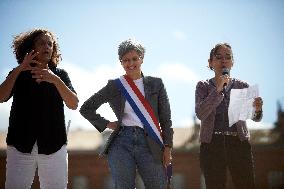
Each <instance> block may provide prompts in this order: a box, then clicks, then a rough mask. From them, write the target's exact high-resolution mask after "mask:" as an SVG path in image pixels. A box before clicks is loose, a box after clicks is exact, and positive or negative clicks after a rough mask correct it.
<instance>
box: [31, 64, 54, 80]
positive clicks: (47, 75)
mask: <svg viewBox="0 0 284 189" xmlns="http://www.w3.org/2000/svg"><path fill="white" fill-rule="evenodd" d="M31 73H32V75H33V76H32V78H34V79H36V82H37V83H40V82H42V81H45V82H48V83H55V81H56V79H57V78H58V76H57V75H55V74H54V73H53V72H52V71H51V70H50V69H48V68H44V69H42V68H37V67H35V68H33V69H32V70H31Z"/></svg>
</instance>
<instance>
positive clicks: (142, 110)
mask: <svg viewBox="0 0 284 189" xmlns="http://www.w3.org/2000/svg"><path fill="white" fill-rule="evenodd" d="M115 83H116V84H117V86H118V87H119V89H120V90H121V92H122V94H123V96H124V97H125V98H126V100H127V101H128V103H129V104H130V106H131V107H132V109H133V111H134V112H135V114H136V115H137V117H138V118H139V119H140V121H141V122H142V124H143V126H144V129H145V131H146V132H147V133H148V136H150V137H151V138H152V139H153V140H154V141H156V142H157V143H158V144H159V145H160V146H161V148H163V147H164V142H163V139H162V130H161V127H160V125H159V122H158V119H157V118H156V116H155V114H154V111H153V109H152V107H151V105H150V104H149V102H148V101H147V100H146V99H145V97H144V96H143V94H142V93H141V91H140V90H139V89H138V87H137V86H136V85H135V83H134V82H133V80H132V79H130V78H129V77H127V76H126V75H124V76H121V77H120V78H117V79H115ZM165 171H166V175H167V182H168V185H167V188H171V187H170V185H171V178H172V164H170V165H168V166H167V167H166V169H165Z"/></svg>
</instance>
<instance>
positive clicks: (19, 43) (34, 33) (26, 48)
mask: <svg viewBox="0 0 284 189" xmlns="http://www.w3.org/2000/svg"><path fill="white" fill-rule="evenodd" d="M42 34H48V35H50V36H51V38H52V40H53V51H52V56H51V59H50V62H49V63H48V66H49V67H57V65H58V64H59V61H61V59H62V58H61V54H60V50H59V45H58V42H57V38H56V36H55V34H54V33H52V32H51V31H48V30H47V29H38V28H36V29H32V30H30V31H27V32H23V33H20V34H19V35H16V36H15V37H14V40H13V43H12V48H13V52H14V54H15V55H16V59H17V62H18V64H21V63H22V62H23V60H24V58H25V55H26V54H27V53H29V52H31V51H32V50H33V48H34V43H35V40H36V39H37V37H38V36H40V35H42Z"/></svg>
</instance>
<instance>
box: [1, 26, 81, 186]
mask: <svg viewBox="0 0 284 189" xmlns="http://www.w3.org/2000/svg"><path fill="white" fill-rule="evenodd" d="M12 48H13V49H14V53H15V55H16V59H17V62H18V64H19V65H18V66H17V67H15V68H14V69H13V70H12V71H11V72H10V73H9V75H8V76H7V78H6V80H5V81H4V82H3V83H2V84H1V85H0V102H1V103H2V102H6V101H8V100H9V99H10V98H11V97H12V96H13V102H12V107H11V111H10V118H9V127H8V134H7V139H6V142H7V166H6V168H7V169H6V183H5V187H6V189H17V188H30V187H31V185H32V183H33V179H34V175H35V171H36V169H37V168H38V176H39V180H40V186H41V188H43V189H44V188H54V189H56V188H58V189H59V188H60V189H62V188H67V172H68V168H67V167H68V166H67V164H68V161H67V159H68V154H67V150H66V143H67V135H66V129H65V128H66V127H65V118H64V103H65V104H66V106H67V107H68V108H70V109H73V110H75V109H76V108H77V106H78V101H79V100H78V98H77V95H76V92H75V90H74V88H73V87H72V84H71V81H70V79H69V77H68V74H67V72H66V71H65V70H63V69H60V68H57V65H58V64H59V61H60V60H61V55H60V53H59V46H58V43H57V39H56V38H55V35H54V34H53V33H52V32H50V31H48V30H45V29H33V30H31V31H28V32H24V33H21V34H19V35H17V36H16V37H15V38H14V41H13V45H12ZM63 102H64V103H63Z"/></svg>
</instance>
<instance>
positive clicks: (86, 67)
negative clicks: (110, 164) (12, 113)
mask: <svg viewBox="0 0 284 189" xmlns="http://www.w3.org/2000/svg"><path fill="white" fill-rule="evenodd" d="M283 17H284V1H281V0H272V1H268V0H267V1H264V0H255V1H253V0H252V1H245V0H239V1H228V0H226V1H225V0H224V1H210V0H208V1H172V0H165V1H158V0H157V1H139V2H138V1H130V0H129V1H126V0H121V1H75V0H71V1H70V0H69V1H68V0H61V1H52V0H50V1H33V0H25V1H20V0H19V1H16V0H2V1H0V20H1V22H0V24H1V27H0V81H1V82H2V81H3V80H4V79H5V77H6V75H7V74H8V72H9V70H10V69H12V68H13V67H15V66H16V65H17V64H16V61H15V57H14V55H13V53H12V49H11V48H10V47H11V43H12V40H13V36H14V35H17V34H19V33H20V32H23V31H27V30H29V29H31V28H35V27H43V28H48V29H50V30H52V31H53V32H55V33H56V34H57V37H58V40H59V45H60V48H61V53H62V57H63V61H62V62H61V64H60V67H61V68H65V69H66V70H67V71H68V72H69V75H70V77H71V80H72V83H73V85H74V87H75V89H76V90H77V92H78V95H79V99H80V105H81V104H82V103H83V101H84V100H86V99H87V98H88V97H89V96H90V95H92V94H93V93H94V92H96V91H98V90H99V89H100V88H101V87H103V86H104V85H105V84H106V82H107V80H108V79H111V78H116V77H118V76H120V75H121V74H122V73H123V70H122V68H121V66H120V64H119V62H118V56H117V47H118V44H119V43H120V42H121V41H122V40H125V39H127V38H130V37H133V38H135V39H137V40H139V41H141V42H142V43H143V44H144V45H145V47H146V55H145V59H144V64H143V66H142V70H143V72H144V74H145V75H152V76H157V77H162V79H163V80H164V83H165V85H166V88H167V91H168V95H169V98H170V103H171V108H172V118H173V125H174V127H184V126H190V125H191V124H192V118H193V116H194V100H195V97H194V95H195V86H196V83H197V81H198V80H201V79H207V78H211V77H213V75H214V73H213V72H212V71H210V70H209V69H208V68H207V67H206V66H207V59H208V56H209V52H210V50H211V48H212V47H213V46H214V45H215V44H216V43H218V42H229V43H230V44H231V45H232V48H233V53H234V58H235V63H234V67H233V69H232V71H231V75H232V77H236V78H239V79H241V80H245V81H247V82H248V83H249V84H251V85H253V84H258V85H259V90H260V96H262V97H263V99H264V107H263V109H264V117H263V121H262V122H261V123H258V124H253V123H251V122H249V125H250V128H267V127H271V125H272V124H273V123H274V122H275V121H276V115H277V114H276V111H277V106H276V102H277V100H280V101H281V102H282V103H283V102H284V84H283V70H284V64H283V62H282V61H283V60H284V45H283V44H284V19H283ZM10 105H11V100H10V101H9V102H8V103H3V104H0V119H1V122H0V130H6V129H7V126H8V117H9V110H10ZM283 105H284V103H283ZM100 111H101V113H102V114H103V115H104V116H105V117H107V118H110V119H111V120H115V117H114V115H113V114H112V113H111V110H110V109H109V107H108V106H103V107H102V108H101V109H100ZM69 119H71V121H72V123H71V126H72V128H73V129H76V128H83V129H92V126H91V125H90V124H89V123H88V122H87V121H86V120H84V119H83V118H82V117H81V116H80V114H79V113H78V111H70V110H66V120H69Z"/></svg>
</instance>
